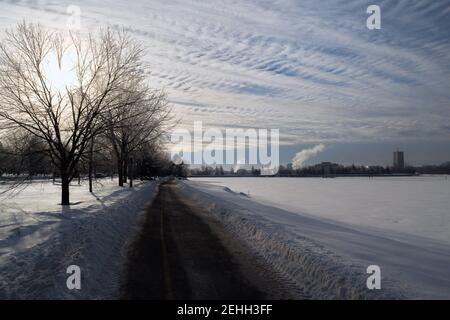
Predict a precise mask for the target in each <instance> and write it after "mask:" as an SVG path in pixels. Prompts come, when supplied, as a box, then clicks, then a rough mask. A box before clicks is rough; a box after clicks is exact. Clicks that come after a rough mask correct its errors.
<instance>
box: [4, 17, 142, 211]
mask: <svg viewBox="0 0 450 320" xmlns="http://www.w3.org/2000/svg"><path fill="white" fill-rule="evenodd" d="M142 57H143V51H142V49H141V47H140V46H139V45H138V44H137V43H135V42H134V41H133V40H132V39H131V38H130V37H129V36H128V35H127V34H126V33H124V32H112V31H111V30H106V31H102V32H100V33H99V34H98V35H97V36H93V35H92V34H91V35H89V36H88V37H86V38H84V39H82V38H81V37H80V36H77V35H74V34H70V35H68V36H64V34H62V33H60V32H53V31H48V30H45V29H43V28H42V27H40V26H38V25H33V24H27V23H21V24H19V25H18V26H17V28H16V29H14V30H9V31H7V32H6V37H5V40H4V41H3V42H2V43H1V44H0V128H2V129H6V130H15V129H17V128H21V129H22V130H25V131H27V132H29V133H30V134H32V135H34V136H35V137H36V138H38V139H39V140H40V141H43V142H44V143H45V145H46V148H47V149H46V152H47V154H48V155H49V157H50V159H51V161H52V163H53V164H54V166H55V167H56V168H57V169H58V171H59V174H60V176H61V183H62V192H61V204H62V205H69V204H70V197H69V185H70V182H71V181H72V179H73V178H74V177H75V175H76V168H77V166H78V163H79V161H80V159H81V157H82V156H83V155H84V154H85V153H86V149H87V148H88V146H89V143H90V142H91V140H92V139H93V137H95V136H96V135H98V134H99V133H100V132H102V131H104V130H105V128H106V125H107V124H106V123H105V122H104V121H103V119H104V117H103V115H105V114H107V113H110V112H114V109H116V108H119V107H121V106H122V105H121V104H118V103H117V102H118V101H119V100H118V98H119V96H120V95H121V94H122V88H123V87H124V86H125V83H126V82H127V81H128V80H129V79H130V78H133V77H134V75H137V76H138V75H139V74H141V73H142V72H141V71H142V70H141V69H142V67H143V64H142Z"/></svg>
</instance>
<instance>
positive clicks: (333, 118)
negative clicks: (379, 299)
mask: <svg viewBox="0 0 450 320" xmlns="http://www.w3.org/2000/svg"><path fill="white" fill-rule="evenodd" d="M377 2H378V4H379V5H380V6H381V9H382V29H381V30H379V31H370V30H368V29H366V27H365V20H366V17H367V15H366V10H365V9H366V8H367V6H368V5H369V4H371V2H369V1H365V0H352V1H348V0H329V1H321V2H320V3H318V2H317V1H313V0H302V1H297V0H278V1H265V0H248V1H231V0H230V1H219V0H211V1H200V0H198V1H196V0H179V1H164V0H153V1H147V0H135V1H126V0H120V1H112V0H105V1H93V0H92V1H91V0H80V1H53V0H47V1H44V0H42V1H40V0H34V1H27V0H17V1H9V0H7V1H4V0H3V1H1V0H0V6H1V8H2V10H1V12H0V26H1V27H7V26H11V25H12V24H14V23H15V22H17V21H20V20H22V19H24V18H25V19H33V20H39V22H41V23H42V24H44V25H48V26H51V27H60V28H63V27H64V26H65V20H66V19H67V15H66V11H65V8H66V7H67V6H68V5H69V4H74V5H79V6H80V8H81V10H82V26H83V28H84V30H88V29H92V28H94V27H98V26H103V25H105V24H110V25H112V26H115V27H118V28H119V27H122V26H125V27H126V28H128V29H129V31H130V32H132V33H133V34H134V35H135V36H136V37H137V38H139V39H140V40H142V41H143V43H145V44H146V46H147V49H148V61H149V64H150V66H151V69H152V70H151V73H150V74H149V78H150V81H151V83H152V84H154V85H155V86H159V87H164V88H166V90H167V91H168V92H169V94H170V97H171V99H172V102H173V104H174V106H175V111H176V112H179V113H180V115H183V121H185V122H186V123H188V125H191V124H192V121H193V120H203V121H204V123H206V124H210V125H213V126H242V127H271V128H280V132H281V134H282V137H283V138H282V141H284V142H285V143H298V142H308V141H309V142H311V141H314V142H321V141H373V140H376V141H381V140H396V139H397V140H399V139H401V140H414V139H423V138H424V137H426V138H427V139H442V138H443V137H446V138H450V131H449V130H448V123H449V120H450V90H449V87H450V77H449V74H450V55H449V52H450V36H449V34H448V30H450V2H449V1H433V2H427V1H418V0H416V1H415V0H410V1H400V0H399V1H388V0H380V1H377Z"/></svg>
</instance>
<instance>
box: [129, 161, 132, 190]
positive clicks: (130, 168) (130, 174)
mask: <svg viewBox="0 0 450 320" xmlns="http://www.w3.org/2000/svg"><path fill="white" fill-rule="evenodd" d="M129 165H130V167H129V168H128V175H129V177H130V188H133V157H130V161H129Z"/></svg>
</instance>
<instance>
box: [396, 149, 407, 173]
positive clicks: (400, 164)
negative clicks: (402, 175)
mask: <svg viewBox="0 0 450 320" xmlns="http://www.w3.org/2000/svg"><path fill="white" fill-rule="evenodd" d="M404 168H405V158H404V154H403V151H399V150H398V149H397V151H394V169H404Z"/></svg>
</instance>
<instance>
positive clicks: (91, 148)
mask: <svg viewBox="0 0 450 320" xmlns="http://www.w3.org/2000/svg"><path fill="white" fill-rule="evenodd" d="M93 159H94V140H92V141H91V146H90V149H89V168H88V170H89V192H90V193H92V162H93Z"/></svg>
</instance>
